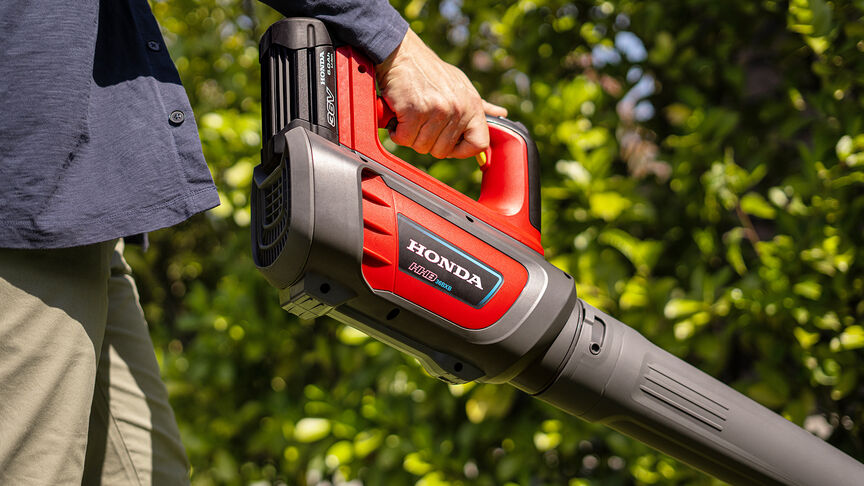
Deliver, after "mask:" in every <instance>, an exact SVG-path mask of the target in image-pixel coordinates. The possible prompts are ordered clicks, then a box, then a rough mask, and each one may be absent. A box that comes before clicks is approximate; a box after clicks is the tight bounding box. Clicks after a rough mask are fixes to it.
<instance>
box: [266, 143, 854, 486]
mask: <svg viewBox="0 0 864 486" xmlns="http://www.w3.org/2000/svg"><path fill="white" fill-rule="evenodd" d="M277 137H284V139H283V140H280V141H279V143H275V144H273V145H272V146H273V147H276V148H282V152H281V153H276V154H273V157H274V159H275V158H278V159H279V163H278V165H277V166H276V167H273V168H272V172H270V173H265V172H263V171H260V170H259V169H260V167H259V168H257V169H256V173H255V178H254V183H255V184H256V185H259V187H258V191H259V192H261V193H267V192H268V188H269V187H270V186H272V185H274V184H276V183H277V182H275V181H276V180H277V179H278V180H279V182H278V183H279V184H281V185H282V187H283V188H284V193H283V194H282V196H280V197H282V204H283V207H281V208H280V210H281V211H286V212H287V213H288V214H287V215H286V216H287V217H286V220H287V221H290V225H289V228H288V230H287V231H288V232H287V239H286V241H287V243H286V244H285V246H284V248H283V249H282V250H281V251H280V254H279V255H278V256H277V257H276V258H275V260H274V261H273V263H272V264H271V265H268V266H265V267H259V268H260V270H261V271H262V273H263V274H264V275H265V276H266V277H267V278H268V280H269V281H270V282H271V283H272V284H273V285H275V286H276V287H277V288H279V289H280V292H279V295H280V301H281V304H282V306H283V307H284V308H285V309H286V310H289V311H291V312H293V313H295V314H297V315H299V316H300V317H302V318H314V317H318V316H323V315H328V316H331V317H333V318H335V319H337V320H339V321H341V322H344V323H346V324H348V325H351V326H353V327H356V328H358V329H360V330H363V331H364V332H366V333H368V334H370V335H372V336H373V337H375V338H377V339H379V340H381V341H383V342H385V343H387V344H389V345H391V346H393V347H395V348H397V349H400V350H402V351H403V352H406V353H408V354H411V355H413V356H415V357H416V358H417V359H418V360H419V361H420V362H421V363H422V364H423V366H424V367H425V368H426V369H427V370H428V371H429V372H430V373H431V374H433V375H435V376H438V377H439V378H441V379H443V380H446V381H449V382H454V383H460V382H465V381H471V380H478V381H483V382H493V383H502V382H510V383H511V384H512V385H513V386H515V387H517V388H519V389H521V390H523V391H524V392H526V393H529V394H531V395H534V396H537V397H538V398H540V399H541V400H544V401H546V402H548V403H550V404H552V405H553V406H555V407H557V408H560V409H562V410H564V411H566V412H568V413H571V414H573V415H575V416H578V417H580V418H583V419H585V420H588V421H592V422H599V423H603V424H606V425H608V426H610V427H612V428H614V429H616V430H619V431H620V432H622V433H624V434H626V435H629V436H632V437H634V438H636V439H638V440H641V441H643V442H645V443H647V444H649V445H651V446H653V447H655V448H657V449H658V450H661V451H663V452H666V453H668V454H670V455H672V456H674V457H676V458H679V459H681V460H682V461H684V462H687V463H689V464H690V465H692V466H694V467H696V468H699V469H702V470H703V471H705V472H707V473H709V474H711V475H714V476H716V477H718V478H720V479H723V480H725V481H728V482H730V483H732V484H790V485H807V486H817V485H826V484H831V485H847V484H848V485H852V484H861V482H862V481H861V478H864V466H862V465H861V464H860V463H858V462H856V461H855V460H854V459H852V458H851V457H849V456H847V455H846V454H844V453H842V452H840V451H838V450H836V449H834V448H833V447H831V446H830V445H828V444H827V443H825V442H824V441H822V440H821V439H819V438H818V437H816V436H813V435H812V434H810V433H808V432H806V431H804V430H802V429H800V428H798V427H797V426H795V425H794V424H792V423H791V422H789V421H787V420H785V419H783V418H782V417H780V416H778V415H776V414H774V413H773V412H771V411H769V410H768V409H766V408H764V407H762V406H761V405H759V404H757V403H756V402H754V401H752V400H750V399H749V398H747V397H745V396H743V395H741V394H740V393H738V392H736V391H734V390H733V389H731V388H729V387H727V386H726V385H724V384H722V383H720V382H719V381H717V380H715V379H714V378H712V377H710V376H708V375H706V374H705V373H703V372H701V371H699V370H698V369H696V368H694V367H692V366H690V365H689V364H687V363H686V362H684V361H682V360H680V359H678V358H676V357H675V356H673V355H671V354H669V353H667V352H666V351H664V350H662V349H660V348H659V347H657V346H655V345H653V344H651V343H650V342H649V341H648V340H646V339H645V338H644V337H643V336H641V335H640V334H639V333H637V332H636V331H635V330H633V329H631V328H630V327H628V326H626V325H624V324H623V323H621V322H620V321H618V320H616V319H614V318H612V317H610V316H608V315H606V314H604V313H602V312H600V311H598V310H597V309H595V308H593V307H591V306H590V305H588V304H586V303H584V302H583V301H581V300H580V299H578V298H577V297H576V291H575V287H574V283H573V280H572V278H571V277H570V276H568V275H566V274H565V273H564V272H562V271H561V270H559V269H557V268H556V267H554V266H553V265H551V264H549V263H548V262H546V261H545V260H544V259H543V258H542V256H541V255H539V254H538V253H536V252H534V251H533V250H531V249H529V248H528V247H526V246H524V245H523V244H521V243H519V242H518V241H516V240H514V239H512V238H510V237H509V236H507V235H505V234H503V233H501V232H499V231H498V230H496V229H495V228H493V227H491V226H488V225H486V224H485V223H483V222H482V221H479V220H477V219H476V218H472V219H473V221H472V220H469V219H468V218H467V217H466V216H470V215H467V214H465V213H464V212H463V211H462V210H460V209H459V208H458V207H455V206H453V205H452V204H450V203H448V202H447V201H444V200H441V199H440V198H438V197H437V196H434V195H433V194H431V193H430V192H428V191H427V190H426V189H424V188H422V187H420V186H417V185H416V184H414V183H412V182H410V181H408V180H406V179H404V178H402V177H401V176H399V175H398V174H395V173H392V172H391V171H389V170H388V169H387V168H385V167H384V166H382V165H381V164H379V163H377V162H375V161H373V160H370V159H368V158H366V157H364V156H362V155H360V154H357V153H355V152H353V151H351V150H349V149H347V148H345V147H342V146H340V145H338V144H335V143H332V142H328V141H327V140H325V139H324V138H321V137H319V136H318V135H315V134H314V133H311V132H310V131H308V130H306V129H304V128H302V127H297V128H293V129H291V130H289V131H287V132H285V133H282V134H280V135H277ZM364 171H370V172H372V173H375V174H377V175H379V176H380V177H382V179H383V180H384V181H385V183H386V184H387V185H388V186H389V187H390V188H391V189H394V190H396V191H398V192H400V193H402V194H403V195H405V196H407V197H409V198H410V199H411V200H413V201H414V202H416V203H418V204H420V205H422V206H424V207H426V208H427V209H429V210H431V211H434V212H435V213H436V214H438V215H439V216H441V217H443V218H445V219H447V220H448V221H450V222H451V223H453V224H454V225H456V226H458V227H460V228H461V229H463V230H465V231H466V232H469V233H471V234H472V235H474V236H476V237H477V238H480V239H482V240H483V241H484V242H486V243H487V244H489V245H491V246H493V247H495V248H497V249H498V250H500V251H502V252H503V253H505V254H507V255H508V256H510V257H511V258H513V259H515V260H517V261H518V262H519V263H521V264H522V265H523V266H524V267H525V268H526V269H527V271H528V281H527V283H526V285H525V288H524V289H523V291H522V293H521V295H520V297H519V298H518V299H517V301H516V302H515V304H514V305H513V306H512V307H511V308H510V309H509V310H508V311H507V312H506V313H505V314H504V316H503V317H502V318H501V319H500V320H499V321H497V322H496V323H494V324H492V325H491V326H489V327H487V328H484V329H480V330H468V329H465V328H462V327H460V326H457V325H456V324H454V323H452V322H450V321H447V320H445V319H443V318H441V317H439V316H437V315H435V314H432V313H430V312H428V311H426V310H425V309H423V308H421V307H418V306H417V305H415V304H413V303H411V302H409V301H407V300H405V299H402V298H401V297H399V296H397V295H394V294H392V293H388V292H380V291H376V290H373V289H371V288H370V287H369V286H368V285H367V284H366V282H365V280H364V278H363V275H362V272H361V259H362V245H363V241H362V238H363V227H362V225H363V223H362V212H361V211H362V202H361V199H362V194H361V175H362V173H363V172H364ZM253 211H256V209H255V208H254V207H253ZM253 219H256V217H255V215H254V214H253ZM255 225H256V223H255V222H253V227H254V226H255ZM253 243H254V242H253Z"/></svg>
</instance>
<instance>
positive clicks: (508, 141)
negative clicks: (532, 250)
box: [375, 97, 540, 231]
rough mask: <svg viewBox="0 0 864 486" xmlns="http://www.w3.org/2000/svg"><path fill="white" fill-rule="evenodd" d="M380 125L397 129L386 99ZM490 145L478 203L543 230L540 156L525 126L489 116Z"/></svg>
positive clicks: (378, 105)
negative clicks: (541, 222) (541, 220)
mask: <svg viewBox="0 0 864 486" xmlns="http://www.w3.org/2000/svg"><path fill="white" fill-rule="evenodd" d="M375 107H376V114H377V116H378V128H386V129H388V130H391V131H392V130H395V129H396V114H395V113H393V110H391V109H390V106H389V105H387V102H386V101H384V99H383V98H381V97H378V99H377V101H376V104H375ZM486 124H487V125H488V127H489V147H488V148H487V149H486V150H485V152H484V153H485V157H484V158H485V163H481V165H480V170H481V171H482V172H483V179H482V181H481V183H480V197H479V199H478V202H480V203H481V204H483V205H485V206H486V207H488V208H490V209H492V210H494V211H496V212H497V213H499V214H500V215H502V216H504V217H507V218H509V219H510V220H511V221H512V222H513V223H515V224H516V225H518V226H521V227H527V225H530V226H532V227H534V228H535V229H537V231H540V157H539V155H538V152H537V145H536V144H535V143H534V140H532V139H531V135H530V134H529V133H528V129H527V128H525V125H523V124H521V123H518V122H514V121H511V120H508V119H506V118H503V117H496V116H489V115H487V116H486Z"/></svg>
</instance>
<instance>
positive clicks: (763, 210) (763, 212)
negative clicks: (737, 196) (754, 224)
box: [741, 192, 777, 219]
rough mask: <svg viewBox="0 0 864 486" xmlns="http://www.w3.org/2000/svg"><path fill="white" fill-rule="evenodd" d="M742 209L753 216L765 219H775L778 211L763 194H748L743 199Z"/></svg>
mask: <svg viewBox="0 0 864 486" xmlns="http://www.w3.org/2000/svg"><path fill="white" fill-rule="evenodd" d="M741 209H742V210H743V211H744V212H745V213H747V214H751V215H753V216H757V217H759V218H764V219H774V217H775V216H776V215H777V211H776V210H775V209H774V207H773V206H771V205H770V204H769V203H768V201H766V200H765V198H763V197H762V195H761V194H758V193H755V192H748V193H747V194H745V195H744V196H743V197H742V198H741Z"/></svg>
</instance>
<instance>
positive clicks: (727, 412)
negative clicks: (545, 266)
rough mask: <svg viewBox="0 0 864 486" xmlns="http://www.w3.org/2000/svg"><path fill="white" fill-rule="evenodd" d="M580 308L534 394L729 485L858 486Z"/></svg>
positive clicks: (695, 374) (847, 470) (617, 326)
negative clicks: (549, 374) (563, 347)
mask: <svg viewBox="0 0 864 486" xmlns="http://www.w3.org/2000/svg"><path fill="white" fill-rule="evenodd" d="M581 304H582V308H581V309H580V310H579V312H580V313H581V315H582V316H583V317H582V318H581V325H579V326H578V330H576V331H575V334H576V336H573V334H574V333H573V332H571V333H570V336H569V337H567V342H572V339H573V338H574V337H575V340H576V342H575V345H574V346H573V347H572V349H571V354H570V356H569V357H567V358H566V360H565V361H564V363H563V364H562V366H561V367H560V368H556V371H558V370H560V372H559V373H558V374H557V378H555V379H554V381H553V382H552V384H551V385H550V386H549V387H548V388H546V389H545V390H543V391H542V392H540V393H539V395H538V397H539V398H540V399H541V400H544V401H546V402H548V403H550V404H552V405H554V406H555V407H558V408H560V409H561V410H564V411H566V412H568V413H571V414H573V415H576V416H578V417H581V418H583V419H585V420H588V421H590V422H599V423H602V424H605V425H607V426H609V427H611V428H613V429H615V430H618V431H619V432H621V433H624V434H626V435H629V436H631V437H633V438H636V439H638V440H640V441H642V442H645V443H646V444H648V445H650V446H652V447H654V448H656V449H658V450H661V451H663V452H666V453H667V454H670V455H672V456H674V457H676V458H678V459H681V460H682V461H684V462H687V463H688V464H690V465H691V466H694V467H696V468H699V469H701V470H703V471H705V472H707V473H708V474H711V475H712V476H715V477H717V478H719V479H722V480H724V481H727V482H729V483H731V484H735V485H741V484H784V485H801V486H818V485H824V484H832V485H853V484H860V481H861V478H862V477H864V465H862V464H860V463H858V462H857V461H855V460H854V459H852V458H851V457H849V456H847V455H846V454H844V453H842V452H841V451H839V450H837V449H835V448H833V447H832V446H830V445H829V444H828V443H826V442H825V441H823V440H821V439H819V438H818V437H816V436H814V435H813V434H810V433H809V432H807V431H805V430H803V429H801V428H799V427H797V426H796V425H795V424H793V423H792V422H790V421H788V420H786V419H784V418H783V417H781V416H779V415H777V414H775V413H773V412H771V411H770V410H768V409H766V408H765V407H763V406H761V405H759V404H758V403H756V402H754V401H753V400H751V399H749V398H747V397H746V396H744V395H742V394H740V393H738V392H737V391H735V390H733V389H732V388H730V387H728V386H726V385H724V384H723V383H721V382H719V381H717V380H715V379H714V378H712V377H711V376H708V375H707V374H705V373H703V372H702V371H700V370H698V369H696V368H694V367H693V366H691V365H689V364H687V363H686V362H684V361H682V360H680V359H678V358H677V357H675V356H673V355H672V354H670V353H668V352H666V351H664V350H662V349H661V348H659V347H657V346H655V345H654V344H652V343H650V342H649V341H648V340H647V339H645V338H644V337H643V336H642V335H640V334H639V333H638V332H636V331H635V330H633V329H632V328H630V327H628V326H626V325H625V324H623V323H621V322H620V321H618V320H617V319H614V318H612V317H610V316H608V315H606V314H604V313H602V312H600V311H598V310H597V309H595V308H593V307H591V306H590V305H588V304H585V303H584V302H581ZM577 307H578V306H577ZM574 314H576V312H574ZM571 329H572V328H571ZM544 361H545V360H544ZM558 363H561V361H560V360H559V361H558Z"/></svg>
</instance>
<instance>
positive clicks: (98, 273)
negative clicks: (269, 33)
mask: <svg viewBox="0 0 864 486" xmlns="http://www.w3.org/2000/svg"><path fill="white" fill-rule="evenodd" d="M112 247H113V244H110V243H102V244H96V245H89V246H85V247H77V248H69V249H62V250H45V251H42V250H39V251H36V250H8V249H0V484H15V485H29V484H34V485H44V484H52V485H57V484H80V481H81V474H82V470H83V466H84V456H85V453H84V451H85V447H86V442H87V430H88V423H89V415H90V405H91V400H92V397H93V390H94V383H95V378H96V371H97V363H98V361H99V354H100V350H101V348H102V336H103V333H104V329H105V319H106V315H107V311H108V298H107V287H108V280H109V278H108V276H109V264H110V261H111V258H110V257H111V252H112Z"/></svg>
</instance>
